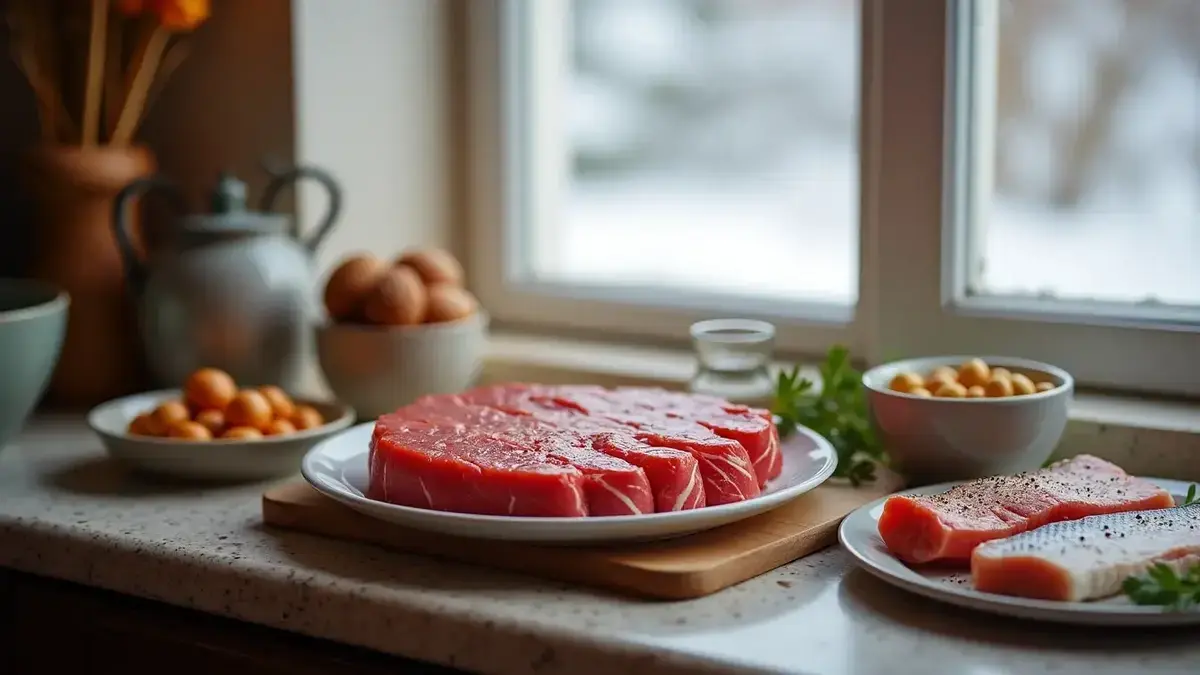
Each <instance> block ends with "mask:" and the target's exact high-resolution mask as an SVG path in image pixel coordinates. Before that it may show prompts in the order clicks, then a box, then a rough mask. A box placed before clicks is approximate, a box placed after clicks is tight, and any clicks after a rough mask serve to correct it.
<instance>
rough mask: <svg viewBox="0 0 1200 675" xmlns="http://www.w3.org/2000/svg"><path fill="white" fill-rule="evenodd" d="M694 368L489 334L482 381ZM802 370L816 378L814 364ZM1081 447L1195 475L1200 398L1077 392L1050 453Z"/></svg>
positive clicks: (577, 343) (689, 363) (671, 380)
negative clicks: (1064, 428)
mask: <svg viewBox="0 0 1200 675" xmlns="http://www.w3.org/2000/svg"><path fill="white" fill-rule="evenodd" d="M786 365H788V364H784V363H779V364H777V366H778V367H784V366H786ZM693 368H694V361H693V358H692V355H691V354H690V353H689V352H687V351H684V350H680V349H670V348H663V347H648V346H641V345H626V344H614V343H606V342H594V341H586V340H579V339H572V338H562V337H553V338H550V337H545V336H537V335H530V334H523V333H514V332H495V333H493V335H492V339H491V344H490V351H489V354H488V361H487V365H486V367H485V369H484V379H485V380H486V381H487V382H502V381H526V382H544V383H548V384H567V383H572V382H588V383H595V384H600V385H605V386H615V385H642V386H661V387H666V388H675V389H678V388H682V387H684V386H686V385H687V382H688V380H689V379H690V378H691V376H692V372H693ZM802 368H803V369H805V370H808V371H809V373H808V376H809V377H810V378H815V377H816V367H815V366H813V365H808V366H802ZM1083 452H1086V453H1089V454H1093V455H1097V456H1099V457H1104V458H1106V459H1109V460H1111V461H1113V462H1116V463H1118V464H1120V465H1121V466H1123V467H1124V468H1125V469H1126V470H1128V471H1130V472H1131V473H1137V474H1141V475H1160V476H1169V477H1179V478H1186V479H1200V466H1198V464H1200V463H1197V462H1195V461H1194V458H1195V457H1197V454H1196V453H1200V401H1192V400H1158V399H1152V398H1141V397H1136V396H1128V395H1117V394H1108V393H1100V392H1092V391H1080V392H1076V394H1075V399H1074V401H1073V403H1072V407H1071V422H1070V424H1069V425H1068V427H1067V432H1066V434H1065V435H1064V436H1063V440H1062V443H1061V444H1060V445H1059V448H1058V450H1057V451H1056V455H1060V456H1071V455H1075V454H1079V453H1083Z"/></svg>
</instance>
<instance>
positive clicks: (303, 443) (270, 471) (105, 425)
mask: <svg viewBox="0 0 1200 675" xmlns="http://www.w3.org/2000/svg"><path fill="white" fill-rule="evenodd" d="M181 398H182V393H181V392H180V391H179V390H178V389H166V390H162V391H149V392H145V393H142V394H134V395H132V396H126V397H124V398H118V399H114V400H112V401H108V402H106V403H101V404H100V405H98V406H96V407H95V408H93V409H92V411H91V412H90V413H88V426H90V427H91V428H92V431H94V432H96V435H98V436H99V437H100V440H101V441H102V442H103V443H104V449H105V450H107V451H108V454H109V455H110V456H111V457H113V458H114V459H116V460H118V461H121V462H124V463H125V464H128V465H129V466H131V467H134V468H137V469H142V470H144V471H149V472H153V473H157V474H162V475H169V476H174V477H177V478H186V479H192V480H221V481H251V480H264V479H267V478H278V477H281V476H289V475H291V474H293V473H296V472H297V471H299V470H300V460H302V459H303V458H304V454H305V453H306V452H308V451H309V449H311V448H312V447H313V446H314V445H316V444H317V443H319V442H321V441H323V440H325V439H326V438H328V437H330V436H332V435H333V434H335V433H337V432H339V431H341V430H342V429H345V428H346V427H348V426H350V425H351V424H353V423H354V411H353V410H352V409H350V408H349V407H347V406H345V405H341V404H336V403H325V402H321V401H310V400H306V399H300V398H297V399H296V402H297V403H303V404H305V405H311V406H312V407H314V408H316V409H317V411H318V412H320V413H321V417H323V418H324V419H325V424H322V425H321V426H319V427H317V428H315V429H306V430H304V431H298V432H296V433H294V434H287V435H284V436H267V437H265V438H261V439H253V440H222V439H214V440H211V441H184V440H179V439H174V438H159V437H154V436H135V435H132V434H130V433H128V429H129V423H130V422H132V421H133V419H134V418H135V417H137V416H138V415H140V414H142V413H144V412H148V411H150V410H153V409H154V408H156V407H158V406H159V405H160V404H162V403H165V402H166V401H172V400H175V401H177V400H180V399H181Z"/></svg>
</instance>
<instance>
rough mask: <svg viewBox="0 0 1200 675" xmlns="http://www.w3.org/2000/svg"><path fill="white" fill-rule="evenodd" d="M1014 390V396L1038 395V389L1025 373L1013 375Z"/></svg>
mask: <svg viewBox="0 0 1200 675" xmlns="http://www.w3.org/2000/svg"><path fill="white" fill-rule="evenodd" d="M1012 389H1013V395H1014V396H1024V395H1026V394H1034V393H1037V388H1036V387H1034V386H1033V381H1032V380H1030V379H1029V377H1028V376H1026V375H1024V374H1023V373H1013V376H1012Z"/></svg>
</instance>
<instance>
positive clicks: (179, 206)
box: [113, 176, 187, 296]
mask: <svg viewBox="0 0 1200 675" xmlns="http://www.w3.org/2000/svg"><path fill="white" fill-rule="evenodd" d="M151 192H162V193H163V194H164V195H165V196H166V197H167V198H168V200H170V202H171V204H172V206H174V207H175V208H176V210H178V211H179V212H180V213H182V212H184V211H185V210H186V208H187V204H186V200H185V199H184V197H183V193H182V192H181V191H180V189H179V186H178V185H176V184H175V183H174V182H173V181H171V180H170V179H169V178H166V177H165V176H146V177H144V178H139V179H137V180H135V181H133V182H132V183H130V184H129V185H126V186H125V187H124V188H123V189H122V190H121V191H120V192H119V193H117V197H116V200H115V202H114V206H113V234H114V235H116V239H117V249H118V250H119V251H120V253H121V261H122V263H123V264H124V266H125V280H126V283H127V284H128V286H129V289H130V290H131V291H132V292H133V293H134V295H135V296H136V295H141V292H142V287H143V286H144V285H145V283H146V263H145V261H144V260H142V258H141V257H140V256H139V255H138V252H137V249H136V248H134V246H133V235H132V233H131V232H130V222H129V203H130V202H132V201H133V200H134V199H137V198H138V197H140V196H142V195H146V194H149V193H151Z"/></svg>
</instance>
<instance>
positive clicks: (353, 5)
mask: <svg viewBox="0 0 1200 675" xmlns="http://www.w3.org/2000/svg"><path fill="white" fill-rule="evenodd" d="M447 11H448V10H447V7H446V3H443V2H440V1H439V0H292V26H293V32H292V46H293V55H294V64H293V65H294V72H295V73H296V80H295V83H294V91H295V157H296V160H297V161H299V162H304V163H312V164H318V165H321V166H322V167H325V168H327V169H328V170H330V171H332V172H333V173H334V174H335V175H336V176H337V178H338V179H339V180H340V181H341V183H342V184H343V186H344V190H345V193H346V194H345V197H346V201H345V205H344V211H343V215H342V218H341V221H340V223H339V224H338V226H337V228H336V229H335V230H334V232H333V234H332V235H331V236H330V237H329V239H328V240H326V242H325V245H324V247H323V248H322V249H321V251H320V254H319V256H318V269H319V270H320V271H321V273H322V274H325V273H327V272H328V270H329V268H330V267H331V265H333V264H334V263H335V262H336V261H337V260H338V259H339V258H341V257H342V256H344V255H346V254H347V253H349V252H352V251H357V250H366V249H369V250H372V251H375V252H377V253H380V254H384V255H389V256H390V255H392V254H394V253H396V252H399V251H400V250H401V249H402V248H405V247H407V246H414V245H427V244H428V245H442V246H445V245H449V244H450V243H451V242H450V241H449V240H450V237H451V234H452V227H453V223H451V222H450V221H451V214H450V208H449V205H448V202H449V199H448V181H449V176H450V166H451V162H450V148H451V144H450V126H451V125H450V122H449V121H448V108H449V103H448V100H449V87H448V81H447V80H448V78H447V72H448V70H447V63H446V62H447V59H446V54H445V48H446V44H445V42H446V41H445V37H444V36H445V35H446V32H447V31H446V12H447ZM298 208H299V212H300V214H301V219H302V222H303V223H305V225H307V226H309V227H311V226H312V225H313V224H314V222H315V220H316V219H317V218H318V217H320V214H321V213H323V211H324V208H325V204H324V200H323V197H322V196H321V194H320V188H318V187H305V188H302V189H301V191H300V199H299V201H298Z"/></svg>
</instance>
